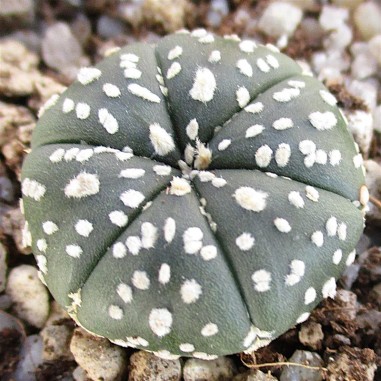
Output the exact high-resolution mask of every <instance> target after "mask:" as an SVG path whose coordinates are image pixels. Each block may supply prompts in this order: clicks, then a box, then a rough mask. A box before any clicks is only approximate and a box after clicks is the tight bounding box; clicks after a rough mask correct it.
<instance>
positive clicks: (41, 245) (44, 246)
mask: <svg viewBox="0 0 381 381" xmlns="http://www.w3.org/2000/svg"><path fill="white" fill-rule="evenodd" d="M36 245H37V249H38V250H40V251H41V252H43V253H45V252H46V250H47V248H48V244H47V243H46V239H43V238H41V239H38V240H37V242H36Z"/></svg>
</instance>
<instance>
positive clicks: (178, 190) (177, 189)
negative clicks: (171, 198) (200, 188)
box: [169, 177, 192, 196]
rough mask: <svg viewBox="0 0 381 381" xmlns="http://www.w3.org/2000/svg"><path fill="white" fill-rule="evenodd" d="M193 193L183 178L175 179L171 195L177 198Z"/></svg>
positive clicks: (172, 182) (170, 191) (172, 183)
mask: <svg viewBox="0 0 381 381" xmlns="http://www.w3.org/2000/svg"><path fill="white" fill-rule="evenodd" d="M191 191H192V187H191V185H190V183H189V181H188V180H186V179H183V178H181V177H173V180H172V181H171V188H170V190H169V193H170V194H172V195H175V196H184V195H186V194H187V193H190V192H191Z"/></svg>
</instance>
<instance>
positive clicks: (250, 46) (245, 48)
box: [239, 40, 257, 53]
mask: <svg viewBox="0 0 381 381" xmlns="http://www.w3.org/2000/svg"><path fill="white" fill-rule="evenodd" d="M256 47H257V44H256V43H255V42H254V41H250V40H243V41H241V42H240V43H239V48H240V50H241V51H242V52H244V53H253V52H254V50H255V49H256Z"/></svg>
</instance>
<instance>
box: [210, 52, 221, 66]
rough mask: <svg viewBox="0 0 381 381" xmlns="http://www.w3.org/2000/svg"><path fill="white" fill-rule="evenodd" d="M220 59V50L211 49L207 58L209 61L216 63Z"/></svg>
mask: <svg viewBox="0 0 381 381" xmlns="http://www.w3.org/2000/svg"><path fill="white" fill-rule="evenodd" d="M220 60H221V52H220V51H219V50H213V51H212V52H211V53H210V55H209V58H208V61H209V62H210V63H217V62H220Z"/></svg>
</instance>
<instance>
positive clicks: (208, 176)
mask: <svg viewBox="0 0 381 381" xmlns="http://www.w3.org/2000/svg"><path fill="white" fill-rule="evenodd" d="M197 175H198V177H199V179H200V181H201V182H202V183H207V182H209V181H212V180H213V179H214V178H215V177H216V175H215V174H214V173H212V172H209V171H199V172H198V173H197Z"/></svg>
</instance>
